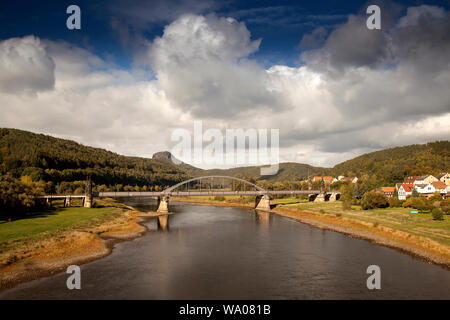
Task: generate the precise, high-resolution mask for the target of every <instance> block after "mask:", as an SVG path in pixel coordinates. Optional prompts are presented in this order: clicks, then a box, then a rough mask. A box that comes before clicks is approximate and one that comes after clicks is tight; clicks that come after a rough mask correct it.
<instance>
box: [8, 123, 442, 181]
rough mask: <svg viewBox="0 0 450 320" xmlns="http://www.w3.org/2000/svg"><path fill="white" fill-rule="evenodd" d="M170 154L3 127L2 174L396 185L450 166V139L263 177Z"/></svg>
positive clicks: (288, 166) (286, 167)
mask: <svg viewBox="0 0 450 320" xmlns="http://www.w3.org/2000/svg"><path fill="white" fill-rule="evenodd" d="M171 160H172V155H170V153H169V152H160V153H156V154H155V155H154V159H146V158H139V157H127V156H122V155H118V154H116V153H113V152H110V151H107V150H104V149H100V148H93V147H87V146H83V145H81V144H79V143H76V142H74V141H70V140H64V139H58V138H53V137H50V136H46V135H43V134H35V133H31V132H27V131H22V130H16V129H0V174H3V175H5V174H9V175H11V176H13V177H16V178H20V177H21V176H30V177H31V178H32V179H33V181H38V180H44V181H52V182H53V183H55V184H56V183H60V182H62V181H69V182H70V181H81V180H85V179H86V176H88V175H91V176H92V178H93V180H94V182H95V183H96V184H105V185H107V186H108V185H116V184H122V185H130V186H135V185H137V186H156V185H157V186H160V187H162V186H168V185H173V184H175V183H176V182H179V181H182V180H185V179H188V178H190V177H193V176H205V175H228V176H236V177H241V178H248V179H253V180H255V181H258V180H267V181H269V182H276V181H295V180H297V181H298V180H301V179H305V178H306V177H307V176H308V175H322V174H325V175H332V176H335V177H336V176H338V175H346V176H358V177H360V178H363V179H370V180H371V181H372V183H373V184H376V185H393V184H394V183H396V182H400V181H402V180H403V178H404V177H405V176H409V175H422V174H427V173H429V174H438V173H440V172H447V171H449V169H450V142H449V141H437V142H432V143H427V144H421V145H419V144H416V145H410V146H404V147H397V148H390V149H385V150H381V151H376V152H371V153H367V154H364V155H362V156H359V157H356V158H354V159H351V160H348V161H345V162H342V163H340V164H337V165H336V166H334V167H333V168H321V167H314V166H310V165H307V164H301V163H292V162H288V163H281V164H280V168H279V172H278V174H276V175H273V176H261V175H260V167H257V166H254V167H239V168H231V169H211V170H203V169H199V168H196V167H194V166H191V165H189V164H186V163H181V164H179V165H175V164H174V163H173V162H172V161H171Z"/></svg>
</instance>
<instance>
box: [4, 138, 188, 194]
mask: <svg viewBox="0 0 450 320" xmlns="http://www.w3.org/2000/svg"><path fill="white" fill-rule="evenodd" d="M0 173H1V174H2V175H10V176H12V177H15V178H20V177H22V176H29V177H31V179H32V180H33V181H39V180H44V181H52V182H53V183H54V184H57V183H60V182H62V181H82V180H85V179H86V177H87V176H88V175H90V176H92V179H93V180H94V182H95V183H96V184H97V185H102V184H104V185H107V186H108V185H116V184H122V185H129V186H144V185H145V186H150V185H151V186H155V185H158V186H161V187H163V186H169V185H173V184H174V183H176V182H179V181H183V180H185V179H187V178H189V175H188V174H186V173H185V172H184V171H183V170H181V169H180V168H177V167H176V166H175V165H173V164H172V163H170V162H166V161H159V160H154V159H145V158H138V157H126V156H122V155H118V154H116V153H113V152H110V151H106V150H103V149H100V148H93V147H87V146H83V145H81V144H79V143H76V142H74V141H70V140H64V139H58V138H53V137H50V136H47V135H43V134H35V133H31V132H27V131H22V130H16V129H0Z"/></svg>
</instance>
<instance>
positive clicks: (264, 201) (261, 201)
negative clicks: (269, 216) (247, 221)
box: [255, 194, 270, 211]
mask: <svg viewBox="0 0 450 320" xmlns="http://www.w3.org/2000/svg"><path fill="white" fill-rule="evenodd" d="M255 200H256V201H255V202H256V206H255V209H256V210H263V211H270V197H269V196H268V195H267V194H265V195H263V196H257V197H256V199H255Z"/></svg>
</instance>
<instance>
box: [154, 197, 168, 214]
mask: <svg viewBox="0 0 450 320" xmlns="http://www.w3.org/2000/svg"><path fill="white" fill-rule="evenodd" d="M156 211H158V212H162V213H168V212H169V196H162V197H158V210H156Z"/></svg>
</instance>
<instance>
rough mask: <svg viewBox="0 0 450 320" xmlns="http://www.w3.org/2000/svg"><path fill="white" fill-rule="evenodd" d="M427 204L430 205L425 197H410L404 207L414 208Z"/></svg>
mask: <svg viewBox="0 0 450 320" xmlns="http://www.w3.org/2000/svg"><path fill="white" fill-rule="evenodd" d="M426 205H428V203H427V201H426V199H424V198H408V199H406V201H405V202H404V203H403V207H404V208H414V209H419V208H421V207H423V206H426Z"/></svg>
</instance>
